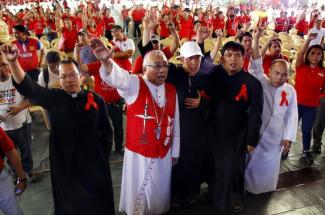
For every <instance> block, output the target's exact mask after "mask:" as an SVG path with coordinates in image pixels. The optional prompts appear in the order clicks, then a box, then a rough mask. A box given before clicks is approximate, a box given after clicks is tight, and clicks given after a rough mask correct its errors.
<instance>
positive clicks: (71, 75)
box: [58, 72, 79, 80]
mask: <svg viewBox="0 0 325 215" xmlns="http://www.w3.org/2000/svg"><path fill="white" fill-rule="evenodd" d="M77 76H79V73H78V72H73V73H70V74H65V75H64V76H61V75H59V77H58V78H59V79H60V80H66V79H67V78H73V79H75V78H77Z"/></svg>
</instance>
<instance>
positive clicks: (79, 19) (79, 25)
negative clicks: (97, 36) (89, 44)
mask: <svg viewBox="0 0 325 215" xmlns="http://www.w3.org/2000/svg"><path fill="white" fill-rule="evenodd" d="M75 20H76V28H77V31H80V30H81V29H82V28H83V23H82V19H81V18H79V17H76V19H75Z"/></svg>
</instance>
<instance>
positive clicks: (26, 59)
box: [12, 38, 41, 72]
mask: <svg viewBox="0 0 325 215" xmlns="http://www.w3.org/2000/svg"><path fill="white" fill-rule="evenodd" d="M12 44H15V45H16V46H17V48H18V50H19V57H18V62H19V64H20V66H21V68H22V69H23V70H24V71H25V72H29V71H32V70H35V69H37V67H38V63H39V62H38V56H37V50H39V49H40V48H41V43H40V42H39V41H38V40H36V39H34V38H27V40H26V41H25V43H21V42H19V41H18V40H15V41H13V42H12Z"/></svg>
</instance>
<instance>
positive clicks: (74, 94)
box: [70, 93, 78, 98]
mask: <svg viewBox="0 0 325 215" xmlns="http://www.w3.org/2000/svg"><path fill="white" fill-rule="evenodd" d="M70 95H71V97H72V98H77V96H78V93H72V94H70Z"/></svg>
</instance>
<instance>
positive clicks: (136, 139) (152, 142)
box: [125, 77, 176, 158]
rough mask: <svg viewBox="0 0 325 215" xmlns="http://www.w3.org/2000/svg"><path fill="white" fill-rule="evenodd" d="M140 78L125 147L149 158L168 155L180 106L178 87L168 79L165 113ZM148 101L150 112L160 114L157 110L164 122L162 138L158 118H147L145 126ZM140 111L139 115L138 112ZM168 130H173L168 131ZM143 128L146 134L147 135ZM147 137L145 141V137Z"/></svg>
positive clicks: (129, 117)
mask: <svg viewBox="0 0 325 215" xmlns="http://www.w3.org/2000/svg"><path fill="white" fill-rule="evenodd" d="M139 79H140V89H139V95H141V96H138V97H137V99H136V101H135V102H134V103H133V104H131V105H128V106H127V125H126V144H125V147H126V148H127V149H128V150H130V151H133V152H135V153H137V154H140V155H143V156H144V157H149V158H164V157H165V156H166V154H167V152H168V151H169V149H170V147H171V143H172V137H173V133H172V132H173V131H172V128H173V124H174V121H173V119H174V117H175V107H176V89H175V87H174V86H173V85H171V84H168V83H165V90H166V99H167V101H166V106H165V110H164V114H162V113H163V108H160V107H159V106H158V105H157V104H156V102H155V101H154V100H153V98H152V96H151V93H150V91H149V89H148V87H147V85H146V84H145V83H144V81H143V79H142V78H141V77H139ZM146 104H147V115H148V116H152V117H155V118H156V115H155V111H154V108H155V110H156V111H157V117H158V121H159V122H160V120H161V117H162V116H163V117H162V122H161V134H160V138H159V140H157V139H156V136H155V129H156V128H157V123H156V119H148V120H146V126H145V128H144V119H143V118H141V117H139V115H143V114H144V107H145V105H146ZM137 115H138V116H137ZM168 130H169V131H170V132H169V134H168ZM143 131H144V132H145V134H146V135H145V136H146V138H143ZM143 140H144V141H143Z"/></svg>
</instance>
